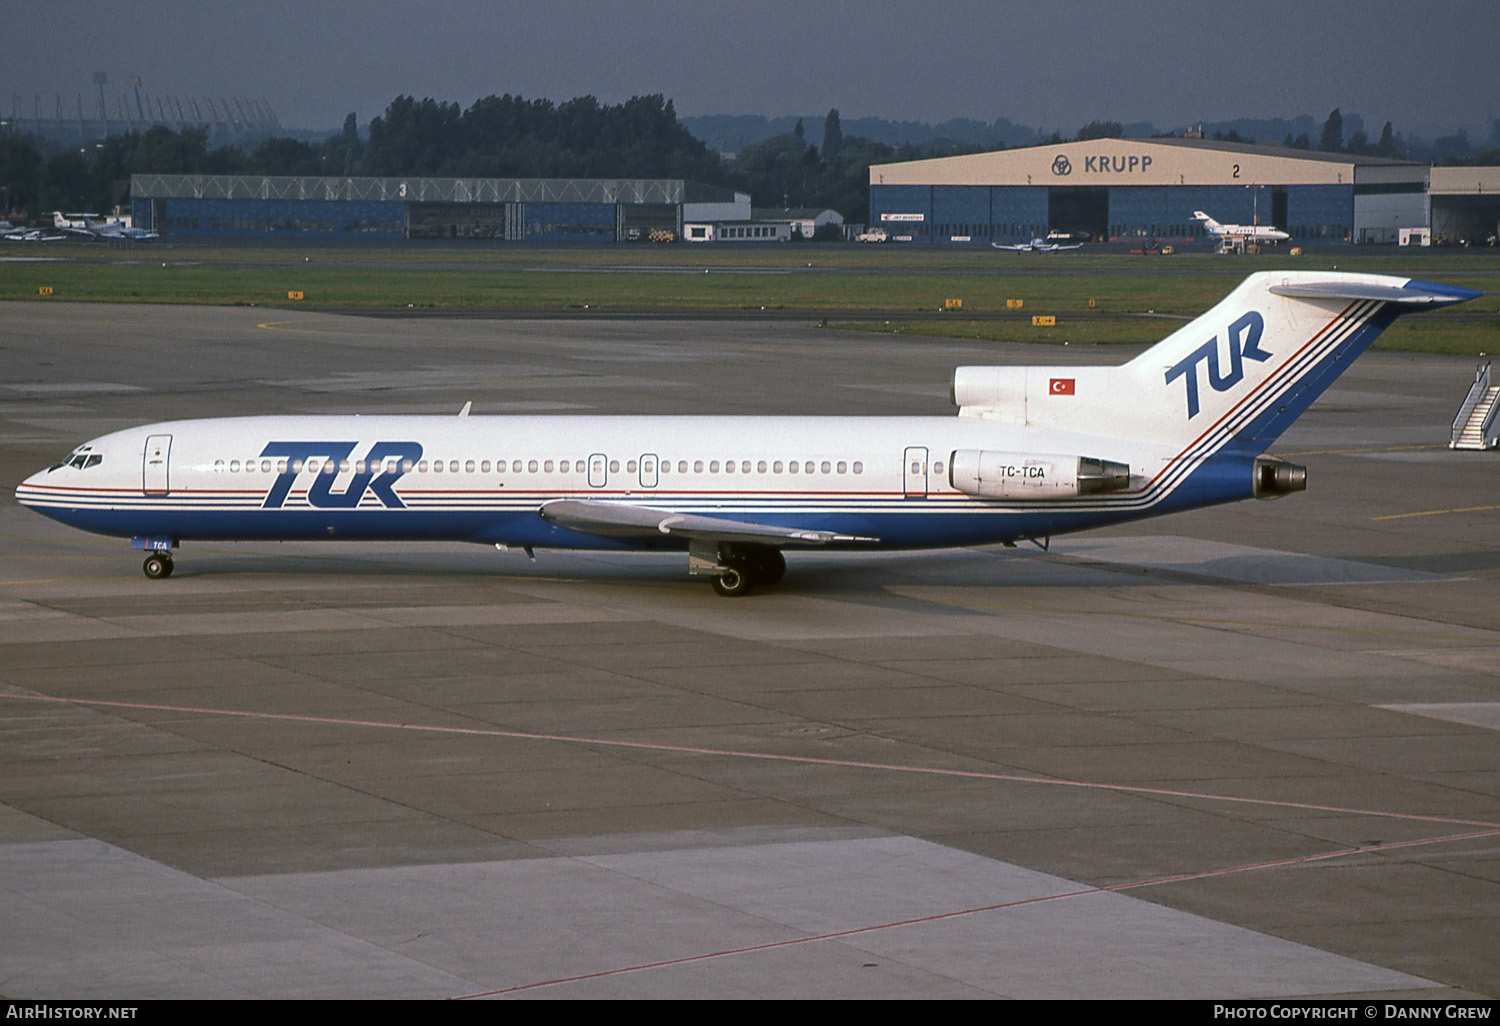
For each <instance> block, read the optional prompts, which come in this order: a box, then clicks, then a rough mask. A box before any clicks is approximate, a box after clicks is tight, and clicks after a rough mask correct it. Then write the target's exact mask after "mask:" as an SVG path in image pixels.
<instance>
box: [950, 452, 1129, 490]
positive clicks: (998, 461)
mask: <svg viewBox="0 0 1500 1026" xmlns="http://www.w3.org/2000/svg"><path fill="white" fill-rule="evenodd" d="M948 467H949V470H948V482H949V483H950V484H951V485H953V487H954V488H957V489H958V490H959V491H961V492H963V493H964V494H965V495H973V496H976V497H978V498H984V499H1056V498H1065V497H1068V496H1079V495H1098V494H1100V493H1102V492H1114V491H1119V490H1120V489H1122V488H1126V487H1128V486H1129V485H1130V467H1129V466H1127V465H1126V464H1124V463H1116V462H1114V461H1113V460H1100V459H1093V458H1092V457H1089V456H1052V455H1043V454H1039V453H1018V452H992V451H990V450H988V449H959V450H957V451H956V452H954V453H953V456H952V459H951V460H949V463H948Z"/></svg>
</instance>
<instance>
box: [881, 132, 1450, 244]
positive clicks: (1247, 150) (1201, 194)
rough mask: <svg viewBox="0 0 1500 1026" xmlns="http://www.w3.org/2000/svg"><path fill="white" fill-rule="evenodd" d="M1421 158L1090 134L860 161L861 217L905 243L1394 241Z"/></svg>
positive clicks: (1410, 223) (1409, 212)
mask: <svg viewBox="0 0 1500 1026" xmlns="http://www.w3.org/2000/svg"><path fill="white" fill-rule="evenodd" d="M1431 171H1432V169H1431V168H1430V167H1429V166H1428V165H1426V164H1418V163H1411V162H1408V161H1401V160H1389V159H1386V158H1382V157H1362V156H1356V155H1353V154H1347V153H1322V152H1318V151H1315V150H1295V149H1287V148H1284V147H1280V146H1257V145H1250V144H1244V143H1228V142H1217V141H1212V140H1207V139H1175V138H1169V139H1093V140H1089V141H1087V142H1066V143H1057V144H1054V145H1049V146H1030V147H1026V148H1024V149H1015V150H1002V151H999V152H996V153H975V154H969V155H966V156H959V157H938V158H934V159H929V160H913V161H906V162H903V163H898V164H876V165H873V166H872V167H871V168H870V224H871V225H880V226H881V227H884V228H885V229H886V230H887V231H888V232H890V233H891V234H892V235H897V236H909V237H910V238H911V240H912V241H914V242H928V243H941V244H951V243H960V244H961V243H979V244H983V243H986V242H1003V243H1015V242H1025V241H1027V240H1028V239H1032V238H1037V237H1041V236H1045V235H1047V234H1048V232H1049V230H1050V231H1055V232H1067V233H1087V234H1088V237H1089V238H1091V239H1094V240H1105V239H1110V240H1120V241H1129V240H1134V239H1142V240H1146V239H1158V240H1161V241H1164V242H1167V241H1188V240H1192V239H1200V238H1203V237H1204V232H1203V229H1202V227H1201V226H1200V225H1198V224H1196V223H1194V222H1193V220H1192V216H1193V211H1195V210H1202V211H1204V212H1206V213H1207V214H1209V215H1210V216H1211V217H1213V218H1214V219H1215V220H1217V221H1220V222H1222V223H1224V224H1252V223H1254V222H1255V219H1256V218H1259V223H1260V224H1265V225H1271V224H1274V225H1275V226H1276V227H1278V228H1282V229H1285V230H1286V231H1287V232H1289V233H1290V234H1291V236H1292V242H1293V244H1296V243H1298V242H1324V243H1326V242H1359V243H1378V242H1396V241H1397V234H1398V232H1399V230H1400V229H1401V228H1423V227H1427V226H1428V225H1429V222H1430V206H1429V199H1428V181H1429V174H1430V172H1431Z"/></svg>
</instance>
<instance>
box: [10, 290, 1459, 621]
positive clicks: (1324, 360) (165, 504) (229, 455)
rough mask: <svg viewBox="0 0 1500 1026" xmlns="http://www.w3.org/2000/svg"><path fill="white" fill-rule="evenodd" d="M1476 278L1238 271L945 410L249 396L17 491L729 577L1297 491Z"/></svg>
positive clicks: (272, 533) (134, 438)
mask: <svg viewBox="0 0 1500 1026" xmlns="http://www.w3.org/2000/svg"><path fill="white" fill-rule="evenodd" d="M1479 294H1480V293H1477V292H1474V291H1472V290H1469V289H1463V288H1455V287H1450V286H1443V285H1434V284H1431V283H1429V282H1422V281H1415V280H1411V279H1407V278H1397V277H1390V276H1385V275H1371V274H1340V273H1324V272H1266V273H1260V274H1253V275H1251V276H1250V277H1249V278H1247V279H1246V280H1245V281H1244V282H1243V283H1242V284H1241V285H1240V286H1239V287H1238V288H1236V289H1235V290H1234V291H1233V292H1231V293H1230V294H1229V296H1227V297H1226V298H1225V299H1224V300H1223V301H1222V302H1220V303H1219V304H1218V305H1217V306H1215V307H1214V308H1213V309H1211V310H1209V311H1208V312H1207V313H1206V314H1204V315H1203V316H1201V317H1199V318H1197V319H1196V320H1194V321H1192V322H1191V323H1190V324H1188V325H1187V326H1185V327H1183V328H1182V329H1180V330H1178V331H1176V332H1173V333H1172V334H1171V335H1169V336H1168V337H1167V338H1166V339H1164V340H1163V341H1161V342H1160V343H1158V344H1157V345H1155V346H1153V347H1152V348H1150V349H1148V350H1147V351H1146V352H1144V353H1142V354H1141V355H1139V356H1137V357H1136V358H1135V359H1133V360H1131V361H1129V362H1128V363H1125V364H1123V365H1121V366H1118V367H960V368H958V370H957V371H956V373H955V374H954V379H953V397H954V401H955V403H956V404H957V405H958V408H959V410H958V416H956V417H592V416H591V417H564V416H551V417H484V416H474V417H470V416H467V413H468V407H465V408H464V411H463V415H460V416H453V417H407V416H400V417H395V416H360V417H332V416H322V417H244V418H228V419H216V420H187V421H172V422H168V423H161V424H151V425H147V426H145V427H139V428H133V429H130V430H126V431H117V432H115V433H113V434H109V435H105V436H103V437H101V438H96V439H94V440H93V441H90V442H87V443H85V444H83V445H80V446H79V447H78V448H77V449H75V450H73V452H72V453H71V454H69V456H68V457H67V458H66V459H65V460H63V461H62V462H61V463H59V464H57V465H56V466H54V467H51V468H49V469H47V470H44V471H41V472H39V473H36V474H33V475H32V476H31V477H29V478H27V479H26V481H25V482H24V483H22V484H21V485H20V486H19V487H18V488H17V489H16V498H17V500H18V501H19V502H21V503H22V504H23V505H26V506H29V507H31V508H32V509H35V510H37V511H38V512H40V513H43V514H45V515H47V516H49V517H53V518H54V519H56V520H60V521H62V522H63V523H65V524H69V525H71V526H73V527H78V528H81V529H83V530H86V531H93V532H96V533H98V534H105V535H113V536H116V537H123V538H130V539H131V544H132V546H134V547H135V548H137V549H142V550H145V551H146V552H147V553H148V554H147V556H146V560H145V564H144V569H145V573H146V576H147V577H151V578H164V577H168V576H170V575H171V573H172V568H173V563H172V551H173V550H174V549H176V548H177V547H178V546H179V545H180V544H182V543H185V542H192V541H205V540H227V539H234V540H298V539H323V538H334V539H353V540H399V539H410V540H446V541H471V542H481V543H485V544H493V545H496V546H499V547H501V548H506V547H519V548H525V549H527V550H528V551H530V550H531V549H532V548H575V549H582V548H591V549H602V548H611V549H652V550H663V549H665V550H678V551H685V552H686V553H687V555H688V569H689V572H690V573H692V574H700V575H706V576H708V577H711V578H712V580H713V584H714V588H715V589H716V590H717V591H718V592H719V594H721V595H730V596H733V595H742V594H745V593H746V592H747V591H749V590H750V589H751V588H752V587H753V586H755V585H769V584H773V583H775V582H776V581H778V580H779V579H780V578H781V576H782V573H783V572H784V570H785V566H786V564H785V561H784V559H783V557H782V554H781V553H782V550H783V549H788V548H824V549H836V548H864V549H882V548H883V549H898V548H901V549H920V548H940V547H948V546H963V545H986V544H996V543H1004V544H1014V543H1015V542H1016V541H1018V540H1023V539H1033V540H1040V539H1045V538H1048V537H1050V536H1052V535H1058V534H1063V533H1066V532H1071V531H1081V530H1084V529H1086V528H1090V527H1098V526H1101V525H1104V524H1113V523H1119V522H1121V521H1126V520H1133V519H1138V518H1141V517H1148V516H1158V515H1161V514H1164V513H1172V512H1176V511H1179V510H1185V509H1193V508H1196V507H1201V506H1208V505H1213V504H1216V503H1224V502H1232V501H1234V500H1237V499H1246V498H1251V497H1258V498H1269V497H1275V496H1278V495H1283V494H1285V493H1287V492H1293V491H1300V490H1302V489H1303V488H1304V487H1305V484H1306V470H1305V468H1303V467H1299V466H1296V465H1294V464H1291V463H1288V462H1286V461H1285V460H1282V459H1280V458H1278V457H1276V456H1272V455H1270V454H1268V453H1267V449H1268V448H1269V447H1270V446H1271V444H1272V443H1273V442H1274V441H1275V440H1276V439H1277V437H1278V436H1280V435H1281V433H1282V432H1283V431H1285V430H1286V428H1287V427H1288V426H1289V425H1290V424H1291V423H1292V422H1293V421H1294V420H1295V419H1296V418H1297V417H1298V416H1299V415H1300V414H1301V413H1302V412H1303V411H1304V410H1305V409H1307V407H1308V406H1309V405H1310V404H1311V403H1312V402H1313V400H1314V399H1316V398H1317V397H1318V396H1319V395H1320V394H1322V392H1323V391H1324V390H1325V389H1327V388H1328V386H1329V385H1330V384H1332V383H1333V381H1334V380H1335V379H1336V378H1337V377H1338V376H1339V374H1341V373H1342V372H1343V371H1344V370H1345V368H1347V367H1348V366H1349V364H1350V363H1352V362H1353V360H1354V358H1355V357H1357V356H1358V355H1359V354H1360V353H1362V352H1363V351H1364V350H1365V349H1366V348H1367V347H1368V346H1369V345H1370V343H1371V342H1372V341H1374V339H1375V337H1376V336H1377V335H1379V334H1380V332H1381V331H1382V330H1383V329H1384V328H1385V327H1386V326H1387V325H1389V324H1390V323H1391V321H1392V320H1393V319H1394V318H1395V317H1396V316H1397V315H1399V314H1401V313H1405V312H1409V311H1414V310H1422V309H1431V308H1435V307H1441V306H1446V305H1449V304H1452V303H1459V302H1463V301H1465V300H1467V299H1472V298H1473V297H1475V296H1477V295H1479Z"/></svg>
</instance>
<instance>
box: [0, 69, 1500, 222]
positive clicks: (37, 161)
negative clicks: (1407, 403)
mask: <svg viewBox="0 0 1500 1026" xmlns="http://www.w3.org/2000/svg"><path fill="white" fill-rule="evenodd" d="M1351 117H1352V116H1351ZM822 127H823V131H822V135H821V139H820V145H813V144H812V143H811V142H809V141H808V139H807V133H806V130H805V126H804V124H803V122H802V121H801V120H800V119H799V120H798V121H797V122H796V124H795V126H794V127H793V129H792V131H790V132H786V133H783V134H780V135H775V136H772V137H770V138H766V139H762V140H760V141H758V142H754V143H751V144H749V145H747V146H744V147H743V148H742V149H741V150H740V151H739V152H738V153H737V154H735V155H734V156H733V159H726V158H724V157H722V156H720V154H718V153H716V152H714V151H713V150H711V149H709V148H708V146H706V145H705V144H704V143H703V142H702V141H701V140H699V139H698V138H697V137H695V136H694V135H693V134H692V133H691V132H689V131H688V130H687V128H686V127H685V126H684V125H683V124H682V123H681V122H680V121H679V120H678V117H677V112H676V110H675V109H674V107H673V105H672V101H671V100H669V99H666V98H665V97H663V96H661V95H651V96H637V97H634V98H632V99H629V100H626V101H624V102H623V103H619V104H615V105H609V104H602V103H600V102H599V101H598V100H597V99H595V98H594V97H592V96H582V97H577V98H575V99H572V100H568V101H566V102H564V103H553V102H552V101H550V100H545V99H536V100H527V99H523V98H522V97H519V96H511V95H505V96H487V97H485V98H483V99H481V100H478V101H476V102H475V103H474V104H473V105H472V106H470V107H469V108H468V109H464V108H462V107H461V106H460V105H459V104H456V103H444V102H441V101H437V100H433V99H430V98H428V99H422V100H418V99H415V98H414V97H411V96H398V97H396V99H395V100H393V101H392V102H391V103H390V105H389V106H388V107H387V108H386V109H385V111H384V113H383V114H381V115H380V116H379V117H375V118H372V119H371V120H370V123H369V125H368V129H367V131H365V132H363V133H362V132H361V131H360V130H359V125H358V121H357V118H356V116H355V115H354V114H350V115H349V116H348V117H346V118H345V119H344V124H343V127H342V128H341V130H340V131H338V132H336V133H334V134H332V135H330V136H328V137H327V138H326V139H324V140H323V141H322V142H321V143H310V142H303V141H300V140H296V139H290V138H269V139H265V140H263V141H261V142H260V143H258V144H256V145H254V146H253V147H248V148H242V147H239V146H234V145H229V146H221V147H217V148H214V149H210V148H209V137H208V133H207V131H206V130H202V129H193V128H186V129H182V130H180V131H173V130H171V129H168V128H165V127H160V126H158V127H155V128H151V129H149V130H147V131H145V132H129V133H125V134H123V135H112V136H109V137H108V138H106V139H103V140H101V141H99V142H97V143H93V144H91V145H89V146H87V147H84V148H83V149H78V148H76V147H59V148H48V147H46V146H45V145H44V144H42V143H39V142H37V141H35V140H33V139H30V138H28V137H24V136H18V135H15V134H13V133H7V134H0V208H3V211H4V213H5V214H6V215H14V214H18V213H20V212H25V213H26V214H27V215H29V216H32V217H35V216H37V215H38V214H41V213H43V212H45V211H50V210H54V209H56V210H92V211H101V212H102V211H108V210H111V209H113V208H114V207H116V206H119V205H121V204H123V203H124V202H125V201H126V199H127V197H126V192H127V190H128V187H129V179H130V176H131V175H133V174H259V175H309V176H316V175H328V176H361V177H363V176H374V177H381V176H402V175H420V176H428V177H440V178H682V179H687V180H689V181H695V182H702V183H705V184H709V185H719V186H725V187H728V188H732V189H737V190H739V191H742V192H748V193H749V194H750V195H751V196H752V197H753V198H754V200H755V203H756V205H757V206H761V207H817V208H825V207H827V208H832V209H834V210H837V211H839V212H840V213H842V214H844V215H845V216H846V217H847V218H849V219H850V220H855V221H857V220H861V219H862V218H863V216H864V214H865V212H866V211H867V210H868V209H869V168H870V165H871V164H881V163H889V162H892V161H904V160H916V159H920V158H923V157H933V156H948V155H954V154H960V153H977V152H981V151H982V150H984V149H987V148H989V149H993V148H995V147H994V146H990V147H985V146H981V145H979V144H977V143H972V142H955V141H952V140H950V139H936V140H932V141H929V142H927V143H924V144H923V145H921V146H917V145H913V144H911V143H906V144H903V145H899V146H897V145H892V144H890V143H885V142H877V141H874V140H871V139H868V138H863V137H861V136H858V135H852V134H851V135H845V134H844V131H843V128H842V122H841V120H840V115H839V111H838V110H837V109H836V108H835V109H833V110H830V111H829V112H828V116H827V118H826V119H825V120H824V123H823V126H822ZM1124 133H1125V129H1124V127H1123V126H1122V125H1121V124H1120V122H1118V121H1093V122H1090V123H1089V124H1087V125H1084V126H1083V127H1082V128H1081V129H1079V131H1078V133H1077V135H1076V138H1078V139H1096V138H1111V137H1115V138H1118V137H1121V136H1122V135H1123V134H1124ZM1214 137H1215V138H1221V139H1227V140H1228V141H1232V142H1254V141H1255V140H1253V139H1250V138H1246V137H1243V136H1241V135H1239V134H1237V133H1236V132H1235V131H1233V130H1231V131H1230V132H1229V133H1228V134H1227V135H1224V134H1221V133H1219V132H1215V133H1214ZM1039 141H1046V140H1039ZM1050 141H1052V142H1054V143H1056V142H1062V141H1063V140H1062V137H1061V135H1060V134H1058V133H1054V134H1053V136H1052V138H1051V140H1050ZM1493 141H1495V142H1500V122H1497V123H1496V131H1495V133H1494V139H1493ZM1459 143H1461V144H1462V146H1459V145H1457V144H1459ZM1283 144H1284V145H1286V146H1290V147H1294V148H1304V149H1310V148H1311V147H1312V142H1311V140H1310V138H1309V137H1308V134H1307V133H1301V134H1300V135H1299V136H1296V137H1294V136H1292V135H1291V134H1290V133H1288V134H1287V138H1286V139H1285V140H1284V143H1283ZM1402 144H1403V140H1402V139H1401V137H1399V136H1396V135H1394V134H1393V131H1392V128H1391V124H1390V123H1389V122H1387V123H1386V124H1385V127H1384V129H1383V131H1382V132H1381V134H1380V137H1379V139H1378V140H1376V141H1374V142H1371V141H1370V140H1369V139H1367V138H1366V137H1365V134H1364V132H1363V131H1360V130H1356V131H1355V132H1354V133H1352V134H1351V136H1350V138H1349V139H1348V140H1345V139H1344V138H1343V119H1342V116H1341V114H1340V112H1339V111H1338V110H1337V109H1335V110H1334V111H1332V112H1331V113H1330V115H1329V117H1328V119H1327V120H1326V121H1325V122H1324V125H1323V131H1322V135H1321V137H1320V139H1319V141H1318V147H1317V148H1318V149H1320V150H1325V151H1337V152H1346V153H1353V154H1372V155H1378V156H1403V155H1404V154H1403V146H1402ZM1450 149H1451V152H1452V154H1453V156H1450V158H1449V159H1450V161H1451V160H1453V159H1455V158H1456V159H1457V160H1461V161H1465V162H1472V163H1495V162H1500V150H1490V151H1487V152H1475V151H1474V149H1473V148H1472V147H1470V146H1469V145H1468V142H1467V139H1466V137H1463V135H1462V133H1459V136H1458V137H1456V142H1454V145H1453V146H1452V147H1451V148H1450Z"/></svg>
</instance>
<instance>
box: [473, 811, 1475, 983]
mask: <svg viewBox="0 0 1500 1026" xmlns="http://www.w3.org/2000/svg"><path fill="white" fill-rule="evenodd" d="M1497 836H1500V829H1496V830H1479V831H1475V832H1473V833H1467V834H1449V835H1447V836H1444V837H1424V838H1420V839H1417V840H1412V841H1392V842H1390V843H1389V844H1375V845H1370V846H1368V847H1364V848H1343V849H1340V850H1338V851H1328V852H1322V853H1319V854H1316V855H1299V856H1296V857H1294V858H1287V859H1275V860H1273V861H1270V862H1252V863H1247V864H1246V865H1243V866H1230V867H1226V868H1224V869H1209V870H1205V871H1203V872H1201V873H1181V874H1177V875H1175V876H1162V877H1156V878H1154V879H1151V880H1136V881H1133V882H1131V883H1123V884H1111V885H1110V886H1108V887H1085V888H1081V889H1080V890H1076V891H1065V892H1063V893H1061V894H1048V895H1043V896H1041V897H1036V898H1022V899H1020V900H1018V901H1005V902H1000V903H998V904H994V905H981V906H979V907H977V908H966V909H960V910H958V911H954V912H937V913H934V914H932V915H927V916H917V917H915V918H912V919H901V920H897V921H896V922H891V923H877V924H874V925H871V926H858V927H854V928H852V929H848V930H835V931H833V932H831V933H819V934H813V935H810V936H807V937H793V938H791V939H788V940H783V941H768V942H767V943H765V944H751V945H748V946H746V947H742V948H726V949H724V950H722V951H709V952H703V953H701V954H697V955H682V956H680V957H678V958H667V959H662V960H660V961H656V962H642V963H640V964H639V965H630V966H621V967H619V968H615V969H600V970H597V971H595V972H591V973H580V974H578V975H577V976H563V977H558V978H556V979H551V980H535V981H533V982H531V983H518V984H516V985H514V986H511V987H500V988H497V989H495V990H485V991H480V992H478V993H474V994H462V995H458V996H456V997H455V998H454V999H453V1000H456V1001H467V1000H471V999H474V998H485V997H498V996H500V995H502V994H515V993H518V992H520V991H525V990H536V989H538V988H541V987H557V986H561V985H563V984H567V983H580V982H583V981H586V980H597V979H601V978H604V977H608V976H619V975H622V974H624V973H636V972H644V971H645V970H647V969H664V968H668V967H670V966H678V965H687V964H690V963H693V962H706V961H709V960H711V959H715V958H728V957H730V956H732V955H747V954H754V953H755V952H759V951H774V950H776V949H778V948H789V947H794V946H796V945H799V944H812V943H816V942H818V941H827V940H841V939H843V938H846V937H857V936H859V935H861V934H868V933H877V932H880V931H882V930H895V929H899V928H900V927H903V926H919V925H922V924H925V923H937V922H942V921H943V920H946V919H958V918H960V917H962V916H973V915H978V914H980V913H982V912H999V911H1003V910H1006V909H1013V908H1022V907H1024V906H1027V905H1040V904H1043V903H1044V902H1048V901H1062V900H1064V899H1066V898H1082V897H1087V896H1088V895H1090V894H1113V893H1118V892H1121V891H1132V890H1138V889H1140V888H1142V887H1156V886H1159V885H1161V884H1169V883H1182V882H1184V881H1189V880H1207V879H1210V878H1212V877H1218V876H1229V875H1231V874H1234V873H1249V872H1253V871H1255V870H1259V869H1277V868H1280V867H1283V866H1295V865H1299V864H1302V863H1307V862H1322V861H1326V860H1327V859H1339V858H1346V857H1348V856H1350V855H1362V854H1369V853H1372V852H1384V851H1392V850H1394V849H1397V848H1411V847H1415V846H1417V845H1428V844H1442V843H1444V842H1447V841H1467V840H1473V839H1475V838H1481V837H1497Z"/></svg>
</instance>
